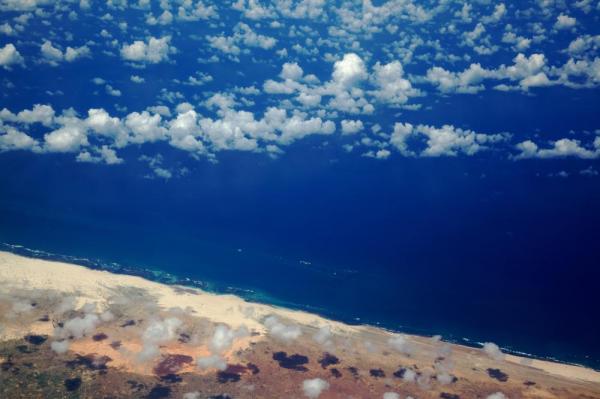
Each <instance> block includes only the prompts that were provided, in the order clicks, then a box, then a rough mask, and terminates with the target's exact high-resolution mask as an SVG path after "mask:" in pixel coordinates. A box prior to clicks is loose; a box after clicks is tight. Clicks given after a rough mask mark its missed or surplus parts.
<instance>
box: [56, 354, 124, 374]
mask: <svg viewBox="0 0 600 399" xmlns="http://www.w3.org/2000/svg"><path fill="white" fill-rule="evenodd" d="M110 361H112V359H111V358H110V357H108V356H96V355H95V354H90V355H85V356H81V355H76V358H75V359H74V360H68V361H66V362H65V364H66V365H67V367H69V368H72V369H73V368H75V367H83V368H86V369H88V370H93V371H106V369H107V368H108V367H106V364H107V363H108V362H110Z"/></svg>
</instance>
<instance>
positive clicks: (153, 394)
mask: <svg viewBox="0 0 600 399" xmlns="http://www.w3.org/2000/svg"><path fill="white" fill-rule="evenodd" d="M170 395H171V388H169V387H166V386H164V385H155V386H154V387H153V388H152V389H151V390H150V392H148V396H146V398H147V399H162V398H168V397H169V396H170Z"/></svg>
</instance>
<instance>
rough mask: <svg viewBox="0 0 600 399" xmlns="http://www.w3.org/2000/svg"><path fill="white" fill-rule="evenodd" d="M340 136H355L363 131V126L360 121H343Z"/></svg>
mask: <svg viewBox="0 0 600 399" xmlns="http://www.w3.org/2000/svg"><path fill="white" fill-rule="evenodd" d="M341 125H342V134H355V133H358V132H360V131H362V130H363V128H364V126H363V123H362V121H361V120H348V119H344V120H343V121H342V122H341Z"/></svg>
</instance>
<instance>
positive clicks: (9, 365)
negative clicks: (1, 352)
mask: <svg viewBox="0 0 600 399" xmlns="http://www.w3.org/2000/svg"><path fill="white" fill-rule="evenodd" d="M14 367H15V364H14V363H13V361H12V360H11V359H10V358H8V359H6V360H5V361H3V362H2V363H1V364H0V370H2V371H9V370H11V369H13V368H14Z"/></svg>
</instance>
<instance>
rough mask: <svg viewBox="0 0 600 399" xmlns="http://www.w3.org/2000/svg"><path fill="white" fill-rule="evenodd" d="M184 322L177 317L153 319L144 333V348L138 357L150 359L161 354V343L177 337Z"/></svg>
mask: <svg viewBox="0 0 600 399" xmlns="http://www.w3.org/2000/svg"><path fill="white" fill-rule="evenodd" d="M182 324H183V323H182V322H181V320H179V319H178V318H176V317H169V318H166V319H164V320H153V321H152V322H151V323H150V324H149V325H148V327H146V329H145V330H144V333H143V334H142V350H141V351H140V353H138V357H139V359H140V360H142V361H146V360H150V359H153V358H155V357H157V356H158V355H159V354H160V348H159V345H161V344H164V343H166V342H169V341H171V340H173V339H174V338H176V337H177V331H178V330H179V328H180V327H181V325H182Z"/></svg>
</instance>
